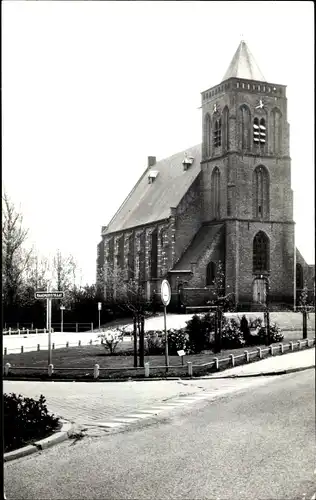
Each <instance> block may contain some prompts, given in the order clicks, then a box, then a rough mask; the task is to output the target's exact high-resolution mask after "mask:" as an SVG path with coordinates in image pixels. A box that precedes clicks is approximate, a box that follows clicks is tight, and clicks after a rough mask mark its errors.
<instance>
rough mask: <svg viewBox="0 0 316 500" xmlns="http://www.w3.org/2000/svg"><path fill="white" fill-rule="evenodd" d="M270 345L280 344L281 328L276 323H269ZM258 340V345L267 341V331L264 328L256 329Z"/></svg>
mask: <svg viewBox="0 0 316 500" xmlns="http://www.w3.org/2000/svg"><path fill="white" fill-rule="evenodd" d="M269 330H270V343H271V344H273V343H274V342H282V340H283V339H284V335H283V334H282V332H281V328H280V327H279V326H278V325H277V324H276V323H270V329H269ZM258 340H259V342H260V343H263V344H264V343H265V342H266V340H267V329H266V327H264V326H261V327H259V329H258Z"/></svg>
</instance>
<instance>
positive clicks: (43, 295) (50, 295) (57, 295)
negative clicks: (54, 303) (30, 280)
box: [35, 292, 64, 299]
mask: <svg viewBox="0 0 316 500" xmlns="http://www.w3.org/2000/svg"><path fill="white" fill-rule="evenodd" d="M35 298H36V299H63V298H64V292H35Z"/></svg>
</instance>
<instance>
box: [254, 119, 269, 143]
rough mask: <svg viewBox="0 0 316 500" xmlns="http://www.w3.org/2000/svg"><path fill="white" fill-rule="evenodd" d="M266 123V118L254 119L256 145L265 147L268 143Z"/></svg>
mask: <svg viewBox="0 0 316 500" xmlns="http://www.w3.org/2000/svg"><path fill="white" fill-rule="evenodd" d="M266 130H267V128H266V121H265V119H264V118H261V119H260V121H259V118H257V117H256V118H254V121H253V142H254V144H256V145H260V146H262V147H263V146H264V145H265V143H266Z"/></svg>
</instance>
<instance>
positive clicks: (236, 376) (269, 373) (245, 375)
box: [192, 365, 315, 380]
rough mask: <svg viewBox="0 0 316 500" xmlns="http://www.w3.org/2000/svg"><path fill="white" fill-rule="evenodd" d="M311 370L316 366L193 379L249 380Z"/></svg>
mask: <svg viewBox="0 0 316 500" xmlns="http://www.w3.org/2000/svg"><path fill="white" fill-rule="evenodd" d="M311 368H314V369H315V365H309V366H302V367H298V368H289V369H287V370H275V371H272V372H260V373H244V374H240V375H223V376H219V375H218V376H216V375H213V376H212V375H209V376H205V377H192V380H193V379H196V380H198V379H200V380H202V379H221V378H247V377H248V378H249V377H270V376H275V375H287V374H289V373H296V372H303V371H305V370H310V369H311Z"/></svg>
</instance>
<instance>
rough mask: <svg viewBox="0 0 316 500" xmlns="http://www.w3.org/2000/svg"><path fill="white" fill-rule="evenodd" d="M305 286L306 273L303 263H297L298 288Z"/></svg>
mask: <svg viewBox="0 0 316 500" xmlns="http://www.w3.org/2000/svg"><path fill="white" fill-rule="evenodd" d="M302 288H304V275H303V268H302V266H301V264H296V290H302Z"/></svg>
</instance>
